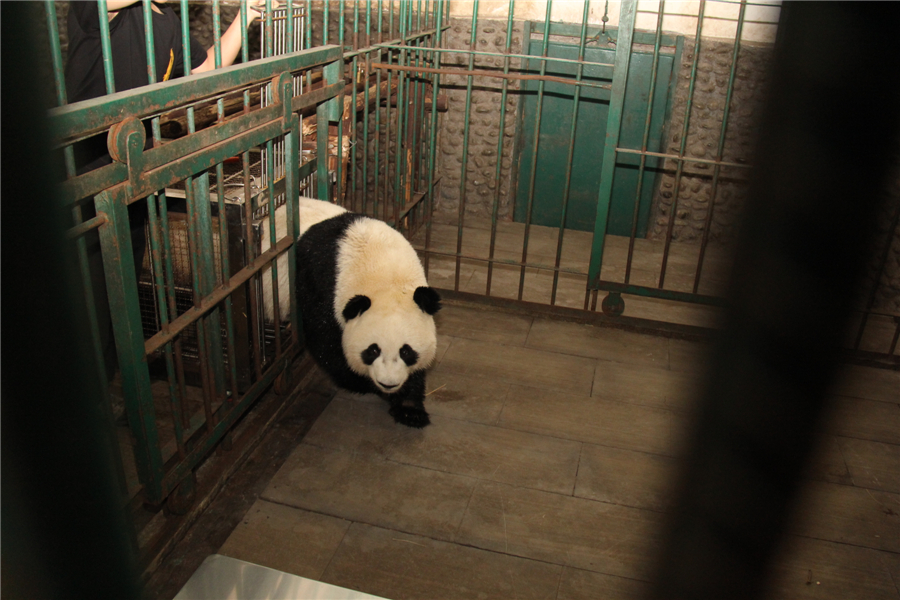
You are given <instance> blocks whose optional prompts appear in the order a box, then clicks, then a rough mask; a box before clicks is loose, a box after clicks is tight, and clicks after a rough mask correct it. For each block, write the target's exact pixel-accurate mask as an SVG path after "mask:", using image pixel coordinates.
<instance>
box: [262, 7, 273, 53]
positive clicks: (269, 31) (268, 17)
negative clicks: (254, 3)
mask: <svg viewBox="0 0 900 600" xmlns="http://www.w3.org/2000/svg"><path fill="white" fill-rule="evenodd" d="M272 17H273V15H272V0H266V14H265V22H266V27H265V32H266V37H265V40H264V41H265V45H266V56H267V57H268V56H275V31H274V29H275V27H274V25H273V23H272Z"/></svg>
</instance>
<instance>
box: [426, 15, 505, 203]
mask: <svg viewBox="0 0 900 600" xmlns="http://www.w3.org/2000/svg"><path fill="white" fill-rule="evenodd" d="M471 25H472V22H471V19H451V20H450V29H448V30H447V31H445V32H444V36H445V37H444V40H445V42H444V47H445V48H452V49H463V50H468V49H469V46H470V42H471V36H472V26H471ZM506 36H507V23H506V21H505V20H503V21H491V20H484V19H481V20H479V22H478V25H477V30H476V50H479V51H486V52H497V53H502V52H504V50H505V48H506ZM521 49H522V24H521V22H517V23H514V25H513V35H512V46H511V52H512V53H513V54H521V51H522V50H521ZM519 62H520V61H519V60H518V59H511V60H510V65H511V68H512V69H515V68H518V67H519ZM468 64H469V55H468V54H466V53H452V52H448V53H445V54H444V55H443V56H442V59H441V66H442V67H444V68H455V69H467V68H468ZM474 68H475V69H476V70H493V71H498V72H502V70H503V59H502V58H499V57H496V56H476V59H475V63H474ZM466 84H467V77H465V76H463V75H444V76H442V77H441V90H442V91H443V92H444V93H446V94H447V99H448V104H449V110H448V111H447V112H446V113H445V114H443V115H442V117H441V118H442V123H441V127H440V130H441V136H440V140H439V148H440V149H439V151H438V154H439V157H438V166H439V169H440V170H439V172H440V174H441V175H442V176H443V178H442V181H441V193H440V196H439V197H438V198H437V210H438V211H441V212H453V213H455V212H457V211H458V210H459V204H460V184H461V180H462V155H463V137H464V135H463V134H464V132H465V118H466ZM472 85H473V87H472V89H473V91H472V106H471V110H470V112H469V115H470V118H469V143H468V160H467V166H466V186H465V207H466V213H467V214H471V215H478V216H490V215H491V211H492V207H493V203H494V196H495V192H496V191H499V215H500V218H501V219H511V218H512V201H511V198H510V190H511V188H512V185H511V183H512V178H513V177H514V175H515V174H514V173H513V170H512V164H513V156H512V152H513V142H514V139H515V134H516V129H515V123H516V112H517V110H518V90H519V82H518V81H514V80H511V81H510V82H509V93H508V95H507V99H506V117H505V122H504V123H502V124H501V123H500V122H499V121H500V103H501V101H502V93H501V90H502V86H503V80H502V79H497V78H493V77H474V78H473V82H472ZM501 133H502V135H503V152H502V156H500V157H498V156H497V145H498V138H499V136H500V135H501ZM498 158H499V160H500V179H499V180H496V170H497V160H498Z"/></svg>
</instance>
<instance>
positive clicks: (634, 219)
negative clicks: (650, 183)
mask: <svg viewBox="0 0 900 600" xmlns="http://www.w3.org/2000/svg"><path fill="white" fill-rule="evenodd" d="M665 12H666V3H665V0H662V1H661V2H660V3H659V12H658V13H657V18H656V38H655V42H654V45H653V64H652V66H651V70H650V91H649V93H648V96H647V114H646V117H645V119H644V135H643V137H642V138H641V158H640V165H639V166H638V179H637V186H635V187H636V189H635V193H634V211H633V212H632V215H631V234H630V235H629V237H628V257H627V258H626V260H625V283H626V284H628V283H629V282H630V281H631V265H632V262H633V259H634V242H635V238H636V237H637V227H638V217H639V215H640V208H641V191H642V189H643V184H644V171H645V169H646V168H647V154H646V152H647V144H648V141H649V139H650V120H651V118H652V116H653V98H654V97H655V92H656V78H657V69H658V66H659V47H660V42H661V41H662V21H663V15H664V14H665Z"/></svg>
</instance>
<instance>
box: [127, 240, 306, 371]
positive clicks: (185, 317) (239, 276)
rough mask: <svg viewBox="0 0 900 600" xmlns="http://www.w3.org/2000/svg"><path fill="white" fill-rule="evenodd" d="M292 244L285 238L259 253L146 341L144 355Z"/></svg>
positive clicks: (228, 293) (213, 306) (182, 328)
mask: <svg viewBox="0 0 900 600" xmlns="http://www.w3.org/2000/svg"><path fill="white" fill-rule="evenodd" d="M293 243H294V241H293V240H291V239H290V238H288V237H285V238H283V239H281V240H279V241H278V243H276V244H274V245H273V246H271V247H270V248H269V249H268V250H266V251H265V252H263V253H261V254H260V255H259V256H257V257H256V258H255V259H253V261H252V262H251V263H250V264H249V265H248V266H246V267H244V268H243V269H241V270H240V271H238V272H237V273H235V274H234V275H233V276H232V277H231V278H230V279H229V280H228V283H227V284H225V285H223V286H221V287H218V288H216V289H214V290H213V291H212V292H211V293H210V294H208V295H207V296H205V297H204V298H202V299H201V300H200V301H199V302H198V303H196V304H195V305H194V306H193V307H192V308H189V309H188V310H186V311H185V312H184V313H183V314H182V315H180V316H179V317H178V318H176V319H173V320H172V321H171V322H170V323H169V325H168V327H164V328H163V329H161V330H160V331H159V333H157V334H156V335H154V336H153V337H151V338H150V339H148V340H147V341H146V342H145V343H144V351H145V353H146V354H150V353H152V352H154V351H156V350H158V349H159V348H161V347H162V346H163V345H164V344H166V343H167V342H169V341H170V340H173V339H174V338H175V337H176V336H177V335H178V334H180V333H181V332H182V331H183V330H184V329H185V328H186V327H187V326H188V325H190V324H191V323H193V322H194V321H196V320H198V319H199V318H200V317H202V316H203V315H205V314H206V313H207V312H209V311H210V310H212V309H213V308H215V306H216V305H217V304H218V303H219V302H221V301H222V300H224V299H225V298H226V297H228V296H229V295H230V294H232V293H233V292H234V291H235V290H236V289H237V288H238V287H240V286H241V285H243V284H244V283H246V282H247V281H249V280H250V278H251V277H252V276H254V275H256V274H257V273H258V272H259V271H260V270H261V269H262V268H263V267H266V266H268V265H269V263H270V262H274V260H275V259H276V258H277V257H278V255H280V254H281V253H282V252H284V251H285V250H287V249H288V248H290V247H291V246H292V245H293Z"/></svg>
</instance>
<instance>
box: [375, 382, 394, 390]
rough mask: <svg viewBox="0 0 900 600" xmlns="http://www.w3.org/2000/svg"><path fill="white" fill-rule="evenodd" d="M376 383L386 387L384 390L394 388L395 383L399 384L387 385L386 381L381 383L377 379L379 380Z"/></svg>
mask: <svg viewBox="0 0 900 600" xmlns="http://www.w3.org/2000/svg"><path fill="white" fill-rule="evenodd" d="M378 385H380V386H381V387H383V388H384V389H386V390H392V389H394V388H395V387H397V385H399V384H394V385H388V384H386V383H381V382H380V381H379V382H378Z"/></svg>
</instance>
